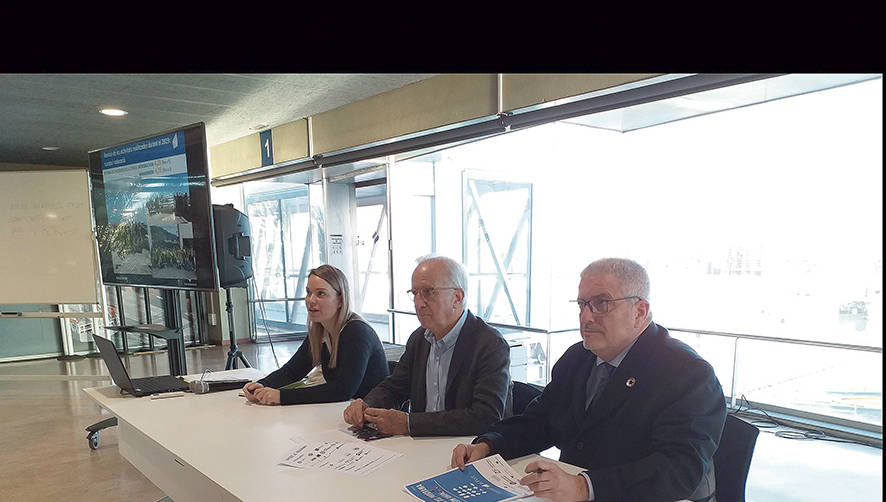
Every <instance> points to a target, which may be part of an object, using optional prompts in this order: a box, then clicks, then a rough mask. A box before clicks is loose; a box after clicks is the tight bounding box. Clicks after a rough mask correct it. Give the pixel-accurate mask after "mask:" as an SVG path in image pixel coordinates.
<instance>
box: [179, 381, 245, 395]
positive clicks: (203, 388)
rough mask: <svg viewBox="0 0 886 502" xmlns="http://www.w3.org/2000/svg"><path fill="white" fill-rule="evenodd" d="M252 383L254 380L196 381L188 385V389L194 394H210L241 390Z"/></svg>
mask: <svg viewBox="0 0 886 502" xmlns="http://www.w3.org/2000/svg"><path fill="white" fill-rule="evenodd" d="M251 381H252V380H247V379H242V380H215V381H210V382H207V381H204V380H194V381H193V382H190V383H188V387H189V388H190V389H191V392H193V393H194V394H206V393H208V392H218V391H220V390H233V389H240V388H242V387H243V386H244V385H246V384H248V383H249V382H251Z"/></svg>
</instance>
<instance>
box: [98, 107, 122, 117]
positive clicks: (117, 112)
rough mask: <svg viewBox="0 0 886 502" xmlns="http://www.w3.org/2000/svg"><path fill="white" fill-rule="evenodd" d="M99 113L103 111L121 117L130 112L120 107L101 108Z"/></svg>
mask: <svg viewBox="0 0 886 502" xmlns="http://www.w3.org/2000/svg"><path fill="white" fill-rule="evenodd" d="M99 113H103V114H105V115H108V116H110V117H120V116H123V115H126V114H127V113H129V112H127V111H124V110H121V109H119V108H102V109H101V110H99Z"/></svg>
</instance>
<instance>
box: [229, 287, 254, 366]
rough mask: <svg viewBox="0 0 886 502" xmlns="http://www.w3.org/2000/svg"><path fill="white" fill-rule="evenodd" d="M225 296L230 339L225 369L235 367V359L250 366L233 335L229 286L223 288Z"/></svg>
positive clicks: (232, 310) (232, 314)
mask: <svg viewBox="0 0 886 502" xmlns="http://www.w3.org/2000/svg"><path fill="white" fill-rule="evenodd" d="M225 296H226V297H227V301H225V310H227V311H228V336H229V338H230V341H231V348H230V349H229V350H228V359H227V361H226V362H225V369H226V370H230V369H237V359H239V360H240V361H241V362H242V363H243V365H244V367H246V368H251V367H252V366H251V365H250V364H249V361H247V360H246V356H244V355H243V353H242V352H240V349H239V348H237V337H235V336H234V304H233V303H231V288H225Z"/></svg>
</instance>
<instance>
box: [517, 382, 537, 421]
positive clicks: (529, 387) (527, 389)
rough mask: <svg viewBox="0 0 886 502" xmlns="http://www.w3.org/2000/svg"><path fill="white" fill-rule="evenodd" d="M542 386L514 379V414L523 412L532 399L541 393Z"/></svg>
mask: <svg viewBox="0 0 886 502" xmlns="http://www.w3.org/2000/svg"><path fill="white" fill-rule="evenodd" d="M543 390H544V387H542V386H541V385H535V384H533V383H526V382H518V381H516V380H515V381H514V390H513V392H514V415H519V414H521V413H523V410H525V409H526V407H527V406H529V403H531V402H532V400H533V399H535V398H536V397H538V396H539V395H541V391H543Z"/></svg>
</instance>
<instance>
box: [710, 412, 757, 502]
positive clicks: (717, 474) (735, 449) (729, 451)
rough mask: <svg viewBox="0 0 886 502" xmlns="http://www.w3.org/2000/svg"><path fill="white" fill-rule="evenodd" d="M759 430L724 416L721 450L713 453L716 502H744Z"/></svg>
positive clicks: (733, 416)
mask: <svg viewBox="0 0 886 502" xmlns="http://www.w3.org/2000/svg"><path fill="white" fill-rule="evenodd" d="M759 434H760V430H759V429H757V428H756V427H754V426H753V425H751V424H749V423H747V422H745V421H744V420H742V419H740V418H738V417H736V416H735V415H728V414H727V415H726V425H725V426H724V427H723V435H722V436H721V437H720V446H718V447H717V451H716V452H714V479H715V480H716V483H717V488H716V494H717V502H745V484H746V482H747V480H748V471H750V468H751V457H753V456H754V446H755V445H756V444H757V436H758V435H759Z"/></svg>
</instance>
